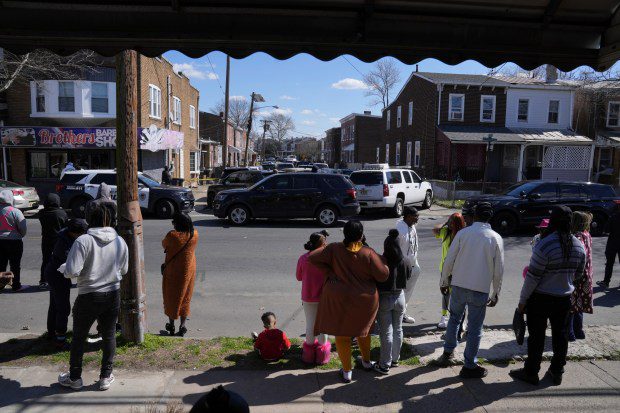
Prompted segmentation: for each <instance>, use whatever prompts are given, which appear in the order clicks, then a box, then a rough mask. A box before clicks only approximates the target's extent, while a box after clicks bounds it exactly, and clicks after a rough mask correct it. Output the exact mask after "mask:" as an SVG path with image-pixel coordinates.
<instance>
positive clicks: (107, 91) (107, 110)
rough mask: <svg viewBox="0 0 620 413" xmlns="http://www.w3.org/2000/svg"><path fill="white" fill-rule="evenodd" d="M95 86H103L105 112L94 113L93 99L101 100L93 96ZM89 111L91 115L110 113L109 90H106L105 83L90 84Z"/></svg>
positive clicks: (106, 85)
mask: <svg viewBox="0 0 620 413" xmlns="http://www.w3.org/2000/svg"><path fill="white" fill-rule="evenodd" d="M95 85H103V86H105V100H106V110H105V112H95V109H94V107H93V99H103V98H101V97H96V96H95V95H94V90H95ZM90 88H91V89H90V111H91V112H93V113H110V90H109V89H108V84H107V83H105V82H90Z"/></svg>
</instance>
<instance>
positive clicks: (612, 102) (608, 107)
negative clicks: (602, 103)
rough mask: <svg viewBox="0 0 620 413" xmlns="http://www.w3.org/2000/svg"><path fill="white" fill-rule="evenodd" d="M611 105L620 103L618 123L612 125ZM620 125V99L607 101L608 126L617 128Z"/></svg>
mask: <svg viewBox="0 0 620 413" xmlns="http://www.w3.org/2000/svg"><path fill="white" fill-rule="evenodd" d="M611 105H618V111H617V113H618V117H617V118H616V124H615V125H612V124H611V123H609V119H610V117H609V115H610V113H611ZM619 126H620V101H616V100H612V101H609V102H608V103H607V127H608V128H617V127H619Z"/></svg>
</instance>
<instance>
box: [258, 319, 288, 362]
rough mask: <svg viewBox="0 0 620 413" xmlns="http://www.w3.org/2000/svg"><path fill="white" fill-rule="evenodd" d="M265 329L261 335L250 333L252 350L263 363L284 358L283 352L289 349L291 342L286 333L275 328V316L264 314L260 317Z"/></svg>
mask: <svg viewBox="0 0 620 413" xmlns="http://www.w3.org/2000/svg"><path fill="white" fill-rule="evenodd" d="M261 320H263V326H264V327H265V329H264V330H263V332H262V333H260V334H256V333H252V337H253V338H254V348H255V349H256V350H258V354H259V355H260V356H261V358H262V359H263V360H265V361H276V360H279V359H281V358H282V357H283V356H284V352H285V351H286V350H288V349H290V348H291V342H290V341H289V339H288V337H286V333H285V332H284V331H282V330H279V329H277V328H276V316H275V314H274V313H272V312H270V311H269V312H266V313H265V314H263V315H262V316H261Z"/></svg>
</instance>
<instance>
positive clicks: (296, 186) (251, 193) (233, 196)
mask: <svg viewBox="0 0 620 413" xmlns="http://www.w3.org/2000/svg"><path fill="white" fill-rule="evenodd" d="M359 212H360V204H359V203H358V202H357V199H356V193H355V188H354V187H353V184H352V183H351V181H349V179H348V178H346V177H344V176H342V175H333V174H313V173H303V172H302V173H287V174H279V175H273V176H269V177H267V178H265V179H264V180H262V181H260V182H258V183H257V184H255V185H254V186H252V187H250V188H247V189H231V190H226V191H221V192H220V193H219V194H217V196H216V197H215V199H214V201H213V213H214V215H215V216H216V217H218V218H225V217H228V219H229V220H230V222H232V223H233V224H234V225H245V224H247V223H248V222H249V221H250V219H252V218H316V220H317V222H318V223H319V224H320V225H322V226H325V227H329V226H333V225H336V223H337V222H338V218H339V217H347V216H353V215H357V214H358V213H359Z"/></svg>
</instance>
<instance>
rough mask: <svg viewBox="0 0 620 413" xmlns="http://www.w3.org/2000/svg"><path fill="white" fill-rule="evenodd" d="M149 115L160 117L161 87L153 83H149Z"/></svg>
mask: <svg viewBox="0 0 620 413" xmlns="http://www.w3.org/2000/svg"><path fill="white" fill-rule="evenodd" d="M149 106H150V108H149V115H150V116H151V117H153V118H158V119H160V118H161V89H160V88H158V87H157V86H155V85H149Z"/></svg>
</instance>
